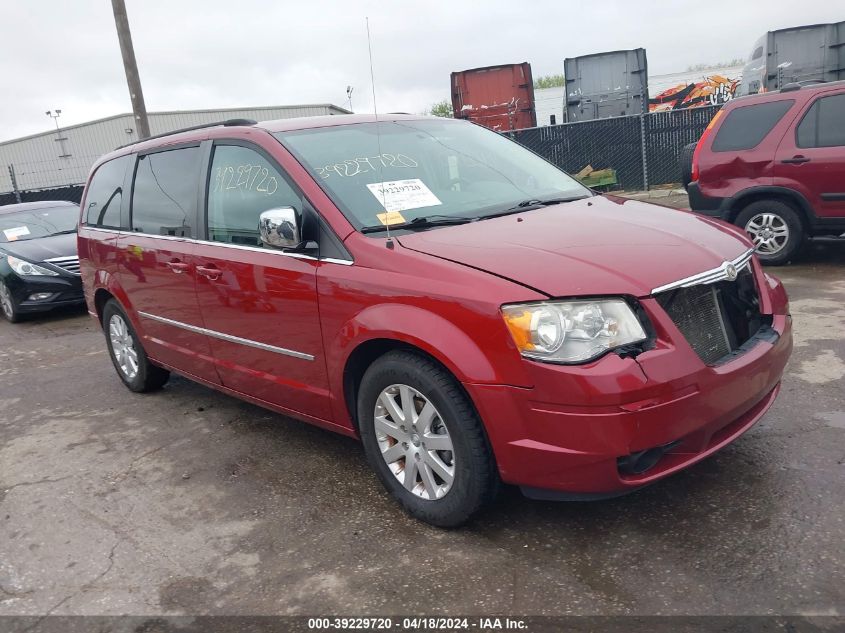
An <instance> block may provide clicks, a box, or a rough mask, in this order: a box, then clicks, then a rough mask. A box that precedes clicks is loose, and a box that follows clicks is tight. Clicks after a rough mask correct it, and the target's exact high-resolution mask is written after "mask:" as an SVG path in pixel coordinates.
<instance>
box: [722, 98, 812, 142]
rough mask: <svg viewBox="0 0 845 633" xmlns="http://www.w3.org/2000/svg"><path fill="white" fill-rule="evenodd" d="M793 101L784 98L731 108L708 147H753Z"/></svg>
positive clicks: (764, 136) (770, 129) (775, 123)
mask: <svg viewBox="0 0 845 633" xmlns="http://www.w3.org/2000/svg"><path fill="white" fill-rule="evenodd" d="M794 103H795V101H794V100H791V99H784V100H782V101H770V102H769V103H758V104H753V105H747V106H741V107H738V108H734V109H733V110H731V111H730V112H729V113H728V116H727V117H725V120H724V122H723V123H722V125H721V127H719V131H718V132H717V134H716V138H715V139H713V147H712V150H713V151H714V152H730V151H737V150H744V149H753V148H755V147H757V146H758V145H759V144H760V142H761V141H762V140H763V139H764V138H766V135H767V134H768V133H769V132H771V131H772V128H774V127H775V125H777V124H778V121H780V120H781V119H782V118H783V115H784V114H786V113H787V112H788V111H789V109H790V108H791V107H792V105H793V104H794Z"/></svg>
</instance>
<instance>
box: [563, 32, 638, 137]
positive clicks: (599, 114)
mask: <svg viewBox="0 0 845 633" xmlns="http://www.w3.org/2000/svg"><path fill="white" fill-rule="evenodd" d="M563 74H564V76H565V77H566V91H565V93H564V98H565V99H566V103H565V105H566V108H565V113H566V121H567V122H568V123H572V122H575V121H591V120H593V119H608V118H610V117H616V116H626V115H630V114H642V113H643V112H646V111H647V109H648V63H647V61H646V54H645V49H644V48H635V49H633V50H628V51H612V52H608V53H596V54H593V55H583V56H581V57H573V58H569V59H565V60H564V62H563Z"/></svg>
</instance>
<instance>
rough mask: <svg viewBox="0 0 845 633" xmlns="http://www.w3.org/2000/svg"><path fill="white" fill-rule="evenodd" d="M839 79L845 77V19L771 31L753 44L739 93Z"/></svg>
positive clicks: (755, 92)
mask: <svg viewBox="0 0 845 633" xmlns="http://www.w3.org/2000/svg"><path fill="white" fill-rule="evenodd" d="M839 79H845V22H835V23H831V24H813V25H809V26H796V27H792V28H788V29H780V30H778V31H769V32H768V33H766V34H765V35H763V37H761V38H760V39H758V40H757V41H756V42H755V43H754V46H753V47H752V48H751V55H749V58H748V63H747V64H746V65H745V68H744V69H743V71H742V84H741V85H740V88H739V93H740V94H742V95H749V94H757V93H758V92H768V91H770V90H779V89H781V88H783V87H784V86H785V85H786V84H790V83H797V82H802V81H837V80H839Z"/></svg>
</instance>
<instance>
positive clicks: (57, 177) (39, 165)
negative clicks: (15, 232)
mask: <svg viewBox="0 0 845 633" xmlns="http://www.w3.org/2000/svg"><path fill="white" fill-rule="evenodd" d="M98 158H99V155H92V156H71V157H67V158H62V157H57V158H54V159H50V160H38V161H16V162H14V163H12V164H8V165H0V206H2V205H6V204H15V203H17V202H43V201H45V200H67V201H69V202H76V203H79V201H80V200H81V197H82V189H83V186H84V183H85V180H86V178H87V177H88V171H89V170H90V169H91V165H92V164H94V162H95V161H96V160H97V159H98Z"/></svg>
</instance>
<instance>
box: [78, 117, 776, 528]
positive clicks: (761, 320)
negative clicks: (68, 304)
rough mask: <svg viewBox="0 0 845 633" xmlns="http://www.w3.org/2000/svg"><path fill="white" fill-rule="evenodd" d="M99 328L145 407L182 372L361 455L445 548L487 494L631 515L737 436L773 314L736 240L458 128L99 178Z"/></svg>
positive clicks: (328, 129) (85, 243) (238, 125)
mask: <svg viewBox="0 0 845 633" xmlns="http://www.w3.org/2000/svg"><path fill="white" fill-rule="evenodd" d="M79 256H80V265H81V272H82V278H83V284H84V287H85V295H86V300H87V304H88V309H89V311H90V313H91V315H92V316H93V317H94V318H95V319H97V321H98V323H99V324H101V326H102V328H103V330H104V332H105V336H106V343H107V346H108V349H109V352H110V355H111V360H112V362H113V364H114V367H115V369H116V371H117V375H118V376H119V377H120V379H121V380H122V381H123V382H124V383H125V384H126V386H127V387H128V388H129V389H131V390H133V391H139V392H140V391H152V390H154V389H156V388H159V387H161V386H162V385H163V384H164V383H165V381H166V380H167V378H168V376H169V373H170V372H171V371H175V372H178V373H179V374H182V375H184V376H187V377H189V378H191V379H193V380H196V381H198V382H200V383H203V384H205V385H208V386H210V387H213V388H215V389H219V390H221V391H223V392H225V393H228V394H231V395H234V396H236V397H239V398H242V399H244V400H247V401H249V402H253V403H256V404H258V405H261V406H263V407H267V408H269V409H272V410H275V411H278V412H281V413H284V414H286V415H290V416H293V417H296V418H299V419H302V420H305V421H307V422H310V423H312V424H316V425H318V426H320V427H323V428H325V429H329V430H332V431H336V432H339V433H343V434H345V435H349V436H353V437H359V438H360V439H361V441H362V443H363V446H364V451H365V454H366V456H367V459H368V461H369V462H370V464H371V466H372V467H373V469H374V470H375V472H376V473H377V475H378V477H379V478H380V480H381V482H382V483H383V484H384V486H385V487H386V488H387V490H388V491H389V492H390V493H391V494H392V495H393V496H394V497H395V498H396V499H397V500H398V501H399V502H400V503H401V504H402V505H403V506H404V507H405V509H406V510H407V511H409V512H410V513H411V514H412V515H414V516H416V517H418V518H420V519H422V520H425V521H428V522H430V523H433V524H435V525H440V526H453V525H458V524H460V523H462V522H464V521H466V520H467V519H468V518H469V517H470V516H472V515H473V514H474V513H475V512H476V511H477V510H478V509H479V508H481V507H482V506H483V505H484V504H485V503H487V502H489V501H490V500H491V499H492V498H493V497H494V496H495V493H496V491H497V489H498V487H499V486H500V484H501V483H502V482H504V483H508V484H514V485H517V486H520V487H521V488H522V490H523V491H524V492H525V493H526V494H527V495H528V496H530V497H535V498H568V499H587V498H600V497H608V496H613V495H618V494H621V493H625V492H629V491H633V490H636V489H637V488H640V487H642V486H645V485H647V484H651V483H653V482H655V481H657V480H659V479H661V478H663V477H665V476H667V475H670V474H671V473H674V472H676V471H678V470H680V469H682V468H685V467H688V466H690V465H692V464H694V463H696V462H698V461H700V460H702V459H704V458H705V457H707V456H708V455H711V454H712V453H714V452H715V451H717V450H719V449H720V448H722V447H723V446H725V445H726V444H728V443H730V442H731V441H733V440H734V439H736V438H737V437H739V436H740V435H741V434H742V433H743V432H745V431H746V430H747V429H748V428H750V427H751V426H752V425H753V424H754V423H755V422H756V421H757V420H758V419H760V417H761V416H762V415H763V414H764V413H765V412H766V410H767V409H768V408H769V406H770V405H771V404H772V402H773V401H774V399H775V397H776V395H777V393H778V389H779V386H780V380H781V375H782V373H783V370H784V366H785V364H786V362H787V358H788V357H789V354H790V351H791V347H792V339H791V321H790V317H789V309H788V302H787V297H786V293H785V291H784V288H783V286H782V285H781V284H780V282H779V281H778V280H777V279H775V278H774V277H772V276H771V275H769V274H767V273H765V272H764V271H763V270H762V268H761V267H760V265H759V263H758V261H757V259H756V257H755V256H754V255H753V248H752V244H751V243H750V242H749V240H748V238H747V237H746V236H745V235H744V234H743V233H742V232H741V230H740V229H738V228H736V227H731V226H729V225H727V224H723V223H721V222H720V221H718V220H714V219H710V218H705V217H700V216H696V215H694V214H692V213H687V212H682V211H676V210H671V209H667V208H663V207H658V206H652V205H648V204H644V203H641V202H636V201H629V200H625V199H623V198H618V197H613V196H601V195H597V194H595V193H593V192H592V191H591V190H589V189H587V188H585V187H583V186H582V185H580V184H579V183H578V182H576V181H575V180H573V179H572V178H571V177H569V176H568V175H566V174H565V173H563V172H562V171H560V170H559V169H557V168H556V167H554V166H553V165H551V164H549V163H547V162H546V161H544V160H543V159H541V158H540V157H538V156H536V155H535V154H533V153H532V152H530V151H528V150H527V149H524V148H523V147H521V146H520V145H518V144H516V143H514V142H512V141H510V140H508V139H506V138H504V137H503V136H500V135H498V134H496V133H495V132H492V131H489V130H487V129H484V128H482V127H479V126H476V125H474V124H471V123H468V122H464V121H453V120H444V119H434V118H428V117H417V116H409V115H390V116H388V117H382V118H381V119H376V118H374V117H373V116H364V115H350V116H342V117H341V116H334V117H320V118H311V119H298V120H297V119H292V120H285V121H272V122H266V123H261V124H256V123H254V122H251V121H245V120H236V121H229V122H224V123H221V124H216V125H212V126H205V127H203V128H200V129H192V130H188V131H182V132H179V133H173V134H169V135H166V136H162V137H158V138H153V139H148V140H146V141H143V142H140V143H137V144H135V145H132V146H129V147H126V148H123V149H119V150H117V151H116V152H113V153H112V154H109V155H108V156H105V157H103V158H102V159H101V160H100V161H99V162H98V163H97V164H96V165H95V166H94V168H93V169H92V175H91V177H90V179H89V182H88V185H87V188H86V191H85V194H84V197H83V201H82V211H81V223H80V228H79Z"/></svg>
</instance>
